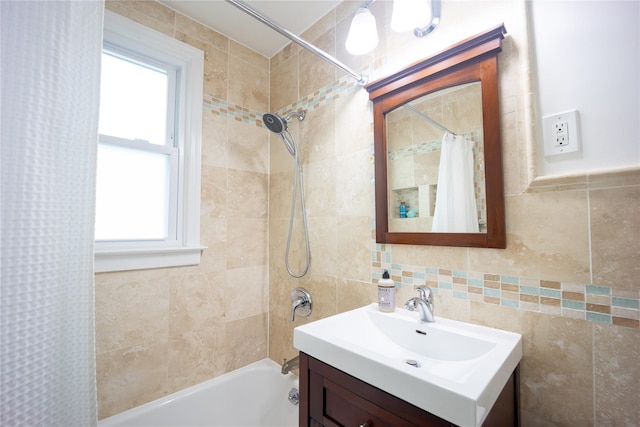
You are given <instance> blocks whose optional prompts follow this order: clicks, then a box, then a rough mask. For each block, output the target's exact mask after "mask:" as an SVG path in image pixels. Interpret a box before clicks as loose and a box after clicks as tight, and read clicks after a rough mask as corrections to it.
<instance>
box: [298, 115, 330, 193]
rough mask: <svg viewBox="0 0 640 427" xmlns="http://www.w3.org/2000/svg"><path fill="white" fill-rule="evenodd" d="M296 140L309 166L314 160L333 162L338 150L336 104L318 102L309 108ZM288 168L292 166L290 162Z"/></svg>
mask: <svg viewBox="0 0 640 427" xmlns="http://www.w3.org/2000/svg"><path fill="white" fill-rule="evenodd" d="M296 141H299V143H298V145H299V146H300V147H301V149H302V150H303V151H304V153H305V159H307V161H308V162H309V166H311V165H312V164H313V163H314V162H321V161H324V162H325V163H327V162H328V161H331V162H333V161H334V158H335V152H336V151H335V150H336V113H335V106H334V105H332V104H325V105H320V104H316V105H314V108H313V109H312V110H308V111H307V117H306V118H305V120H304V121H303V122H302V123H300V135H299V138H298V139H297V140H296ZM305 166H306V165H305ZM287 168H291V164H290V162H288V163H287ZM307 182H308V183H311V182H310V181H307ZM310 199H311V200H313V198H311V197H310Z"/></svg>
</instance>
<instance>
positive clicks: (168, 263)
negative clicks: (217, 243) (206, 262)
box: [94, 246, 207, 273]
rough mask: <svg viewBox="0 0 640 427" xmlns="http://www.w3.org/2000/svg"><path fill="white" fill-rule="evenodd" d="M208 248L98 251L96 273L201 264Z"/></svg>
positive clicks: (96, 253) (96, 254)
mask: <svg viewBox="0 0 640 427" xmlns="http://www.w3.org/2000/svg"><path fill="white" fill-rule="evenodd" d="M204 249H207V247H206V246H193V247H176V248H160V249H127V250H112V251H96V252H95V265H94V270H95V272H96V273H106V272H110V271H126V270H144V269H149V268H165V267H182V266H187V265H198V264H200V257H201V255H202V251H203V250H204Z"/></svg>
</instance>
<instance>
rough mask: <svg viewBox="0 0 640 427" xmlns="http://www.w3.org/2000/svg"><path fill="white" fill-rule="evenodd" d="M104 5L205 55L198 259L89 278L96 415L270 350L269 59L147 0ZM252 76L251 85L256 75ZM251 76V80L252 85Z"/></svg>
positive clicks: (244, 362) (222, 370) (156, 395)
mask: <svg viewBox="0 0 640 427" xmlns="http://www.w3.org/2000/svg"><path fill="white" fill-rule="evenodd" d="M106 8H107V9H109V10H111V11H114V12H116V13H118V14H121V15H123V16H125V17H128V18H130V19H133V20H134V21H137V22H140V23H142V24H144V25H146V26H148V27H151V28H153V29H156V30H158V31H160V32H162V33H164V34H167V35H169V36H172V37H175V38H177V39H179V40H182V41H184V42H186V43H189V44H191V45H193V46H195V47H197V48H199V49H202V50H203V51H204V52H205V76H204V77H205V80H204V92H205V99H204V110H203V115H204V117H203V142H202V152H203V157H202V198H201V234H202V236H201V241H202V244H203V245H206V246H208V249H207V250H205V251H204V252H203V257H202V263H201V265H199V266H195V267H183V268H167V269H157V270H142V271H137V272H120V273H106V274H98V275H96V339H97V346H96V347H97V349H96V350H97V380H98V406H99V416H100V418H104V417H106V416H109V415H113V414H115V413H118V412H121V411H124V410H126V409H129V408H131V407H134V406H137V405H140V404H142V403H145V402H148V401H151V400H154V399H157V398H159V397H162V396H163V395H165V394H168V393H171V392H174V391H177V390H180V389H183V388H185V387H188V386H190V385H193V384H197V383H200V382H202V381H204V380H207V379H210V378H212V377H214V376H218V375H221V374H223V373H226V372H228V371H231V370H233V369H235V368H238V367H241V366H244V365H247V364H248V363H251V362H254V361H256V360H259V359H263V358H265V357H267V344H268V341H267V332H268V330H267V327H268V306H269V301H268V252H267V250H268V247H267V236H268V202H269V201H268V196H267V191H268V182H269V176H268V167H269V165H268V156H269V152H268V144H267V133H268V132H267V131H266V130H265V129H262V128H260V127H257V126H256V120H257V119H256V117H257V116H256V114H255V112H256V111H266V110H267V109H268V100H269V89H268V81H269V60H268V59H267V58H265V57H262V56H260V55H258V54H256V53H255V52H253V51H251V50H249V49H246V48H245V47H243V46H241V45H239V44H237V43H235V42H233V41H231V40H229V39H228V38H227V37H224V36H222V35H220V34H218V33H216V32H214V31H212V30H210V29H207V28H205V27H203V26H201V25H200V24H197V23H196V22H194V21H192V20H190V19H187V18H185V17H184V16H182V15H181V14H179V13H176V12H174V11H172V10H170V9H168V8H166V7H164V6H162V5H160V4H159V3H156V2H152V1H107V2H106ZM256 82H258V83H256ZM256 85H257V87H256Z"/></svg>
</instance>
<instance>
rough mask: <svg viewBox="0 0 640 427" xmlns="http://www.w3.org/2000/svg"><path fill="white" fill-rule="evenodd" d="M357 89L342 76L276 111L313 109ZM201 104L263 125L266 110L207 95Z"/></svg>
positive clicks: (209, 109)
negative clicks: (252, 108)
mask: <svg viewBox="0 0 640 427" xmlns="http://www.w3.org/2000/svg"><path fill="white" fill-rule="evenodd" d="M359 89H360V85H359V84H358V83H356V81H355V80H354V79H353V78H352V77H350V76H344V77H342V78H340V79H339V80H337V81H335V82H334V83H331V84H328V85H326V86H325V87H323V88H321V89H318V90H316V91H315V92H313V93H311V94H309V95H307V96H305V97H304V98H302V99H300V100H298V101H296V102H295V103H294V104H291V105H288V106H286V107H285V108H283V109H282V110H280V111H278V113H279V114H281V115H283V116H284V115H287V114H289V113H290V112H292V111H297V110H299V109H305V110H315V109H316V108H319V107H321V106H323V105H326V104H329V103H331V102H333V101H335V100H337V99H339V98H340V97H341V96H344V95H349V94H351V93H353V92H355V91H357V90H359ZM202 106H203V108H204V109H205V110H208V111H210V112H211V113H212V114H215V115H219V116H222V117H231V118H234V119H235V120H236V121H239V122H243V123H247V124H254V125H256V126H258V127H264V124H263V123H262V115H263V114H264V113H265V112H266V111H263V112H258V111H251V110H249V109H248V108H245V107H242V106H240V105H234V104H230V103H228V102H227V101H225V100H223V99H218V98H215V97H213V96H209V95H205V96H204V98H203V103H202Z"/></svg>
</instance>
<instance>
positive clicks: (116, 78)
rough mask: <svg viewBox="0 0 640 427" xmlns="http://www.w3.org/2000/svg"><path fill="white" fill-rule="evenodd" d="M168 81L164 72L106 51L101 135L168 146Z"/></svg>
mask: <svg viewBox="0 0 640 427" xmlns="http://www.w3.org/2000/svg"><path fill="white" fill-rule="evenodd" d="M168 78H169V77H168V75H167V72H166V71H164V70H161V69H157V68H153V67H152V66H150V65H149V64H145V63H141V62H137V61H135V60H133V59H131V58H126V57H124V56H121V55H118V54H116V53H112V52H108V51H105V52H104V53H103V54H102V77H101V88H100V123H99V128H98V132H99V133H100V134H101V135H110V136H116V137H119V138H126V139H141V140H145V141H148V142H150V143H152V144H161V145H164V144H166V143H167V104H168V94H167V87H168Z"/></svg>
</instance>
